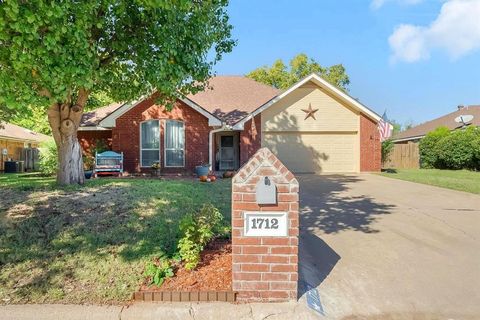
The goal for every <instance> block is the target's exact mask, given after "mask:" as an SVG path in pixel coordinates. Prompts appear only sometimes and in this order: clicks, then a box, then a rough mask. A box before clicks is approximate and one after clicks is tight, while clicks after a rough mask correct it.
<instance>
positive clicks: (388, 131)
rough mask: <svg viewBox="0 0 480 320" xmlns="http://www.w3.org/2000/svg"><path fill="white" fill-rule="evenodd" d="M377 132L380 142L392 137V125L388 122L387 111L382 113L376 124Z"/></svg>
mask: <svg viewBox="0 0 480 320" xmlns="http://www.w3.org/2000/svg"><path fill="white" fill-rule="evenodd" d="M378 131H379V132H380V141H382V142H383V141H385V140H387V139H388V138H390V137H391V136H392V125H391V124H390V123H389V122H388V118H387V111H385V112H384V113H383V116H382V118H381V119H380V121H379V122H378Z"/></svg>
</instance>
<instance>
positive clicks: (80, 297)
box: [0, 174, 231, 304]
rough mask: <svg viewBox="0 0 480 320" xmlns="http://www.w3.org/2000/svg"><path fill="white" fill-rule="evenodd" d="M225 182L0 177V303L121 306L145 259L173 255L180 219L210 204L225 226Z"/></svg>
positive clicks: (140, 274)
mask: <svg viewBox="0 0 480 320" xmlns="http://www.w3.org/2000/svg"><path fill="white" fill-rule="evenodd" d="M230 183H231V182H230V180H217V182H215V183H209V184H207V183H200V182H197V181H194V180H191V179H189V180H187V179H182V180H180V179H174V180H160V179H140V178H125V179H114V178H112V179H109V178H101V179H95V180H90V181H88V182H87V183H86V184H85V185H84V186H72V187H68V188H59V187H57V186H56V185H55V182H54V179H53V178H45V177H41V176H38V175H31V174H30V175H15V174H8V175H7V174H4V175H0V192H1V200H0V304H1V303H53V302H57V303H121V302H124V301H126V300H129V299H130V298H131V294H132V293H133V292H134V291H135V290H136V289H137V287H138V286H139V285H140V284H141V282H142V280H143V271H144V266H145V263H146V261H148V260H150V259H152V258H154V257H159V256H161V255H164V254H172V253H173V251H175V249H176V244H177V240H178V238H179V232H178V223H179V220H180V219H181V217H182V216H183V215H184V214H186V213H188V212H191V211H193V210H198V209H199V208H200V207H201V206H202V205H203V204H204V203H207V202H210V203H212V204H213V205H215V206H216V207H217V208H219V209H220V211H221V212H222V213H223V214H224V217H225V224H226V225H229V223H230V194H231V189H230Z"/></svg>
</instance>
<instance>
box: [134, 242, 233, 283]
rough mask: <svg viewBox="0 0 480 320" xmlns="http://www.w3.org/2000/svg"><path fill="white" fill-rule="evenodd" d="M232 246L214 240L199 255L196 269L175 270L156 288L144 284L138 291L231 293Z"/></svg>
mask: <svg viewBox="0 0 480 320" xmlns="http://www.w3.org/2000/svg"><path fill="white" fill-rule="evenodd" d="M231 290H232V245H231V241H230V240H226V239H216V240H214V241H212V242H211V243H210V244H209V245H208V246H207V247H206V248H205V250H203V252H202V254H201V260H200V263H199V265H198V266H197V268H195V270H192V271H187V270H185V268H183V267H179V268H178V269H177V270H175V276H174V277H172V278H168V279H166V280H165V282H164V283H163V284H162V285H161V286H160V287H157V286H155V285H151V286H150V285H149V284H148V283H144V284H143V285H142V286H141V288H140V291H231Z"/></svg>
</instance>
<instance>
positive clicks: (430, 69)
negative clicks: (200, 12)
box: [215, 0, 480, 124]
mask: <svg viewBox="0 0 480 320" xmlns="http://www.w3.org/2000/svg"><path fill="white" fill-rule="evenodd" d="M228 12H229V16H230V19H231V24H232V25H233V27H234V30H233V37H234V38H235V39H236V40H237V41H238V44H237V46H236V47H235V48H234V49H233V51H232V52H231V53H229V54H227V55H226V56H225V57H224V58H223V60H222V61H220V62H219V63H218V65H217V66H216V68H215V70H216V72H217V73H218V74H223V75H239V74H246V73H248V72H250V71H251V70H253V69H255V68H257V67H259V66H263V65H271V64H272V63H273V62H274V61H275V60H276V59H283V60H284V61H285V62H287V61H289V60H290V59H291V58H292V57H293V56H295V55H296V54H298V53H306V54H307V55H308V56H309V57H312V58H314V59H315V60H316V61H318V62H319V63H320V64H321V65H323V66H329V65H333V64H338V63H341V64H343V65H344V66H345V67H346V70H347V73H348V75H349V77H350V82H351V83H350V86H349V94H350V95H351V96H353V97H355V98H357V99H359V100H360V101H361V102H362V103H364V104H365V105H367V106H369V107H370V108H371V109H373V110H374V111H376V112H377V113H379V114H383V112H384V111H385V110H386V112H387V116H388V118H389V119H393V120H395V121H397V122H400V123H401V124H410V123H413V124H419V123H422V122H425V121H428V120H431V119H434V118H436V117H438V116H441V115H444V114H446V113H449V112H453V111H455V110H456V108H457V106H458V105H460V104H461V105H474V104H478V105H480V0H443V1H442V0H342V1H339V0H275V1H270V0H256V1H253V0H231V2H230V4H229V7H228Z"/></svg>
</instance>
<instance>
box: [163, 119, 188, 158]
mask: <svg viewBox="0 0 480 320" xmlns="http://www.w3.org/2000/svg"><path fill="white" fill-rule="evenodd" d="M184 165H185V129H184V127H183V122H181V121H176V120H167V121H166V123H165V167H183V166H184Z"/></svg>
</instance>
